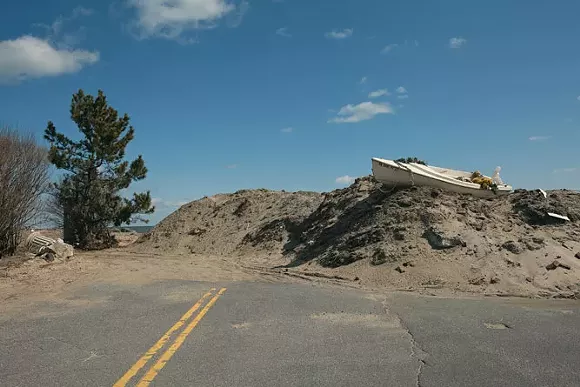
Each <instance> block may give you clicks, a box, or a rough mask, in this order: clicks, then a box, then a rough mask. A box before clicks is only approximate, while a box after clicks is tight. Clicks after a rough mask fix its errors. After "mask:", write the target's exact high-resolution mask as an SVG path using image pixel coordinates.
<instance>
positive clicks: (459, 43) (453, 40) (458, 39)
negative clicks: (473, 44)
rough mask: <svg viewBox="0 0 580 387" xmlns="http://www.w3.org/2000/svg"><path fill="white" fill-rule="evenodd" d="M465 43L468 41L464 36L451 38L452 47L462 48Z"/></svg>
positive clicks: (450, 44)
mask: <svg viewBox="0 0 580 387" xmlns="http://www.w3.org/2000/svg"><path fill="white" fill-rule="evenodd" d="M465 43H467V40H466V39H463V38H462V37H455V38H451V39H449V47H450V48H461V46H463V45H464V44H465Z"/></svg>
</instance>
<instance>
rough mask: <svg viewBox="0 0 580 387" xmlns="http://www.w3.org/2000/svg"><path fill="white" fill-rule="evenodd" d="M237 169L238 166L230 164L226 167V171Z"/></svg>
mask: <svg viewBox="0 0 580 387" xmlns="http://www.w3.org/2000/svg"><path fill="white" fill-rule="evenodd" d="M237 167H238V164H230V165H226V168H227V169H236V168H237Z"/></svg>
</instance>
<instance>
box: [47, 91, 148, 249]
mask: <svg viewBox="0 0 580 387" xmlns="http://www.w3.org/2000/svg"><path fill="white" fill-rule="evenodd" d="M70 114H71V119H72V120H73V121H74V122H75V124H76V125H77V126H78V129H79V131H80V132H81V133H82V135H83V138H81V139H80V140H79V141H73V140H71V139H69V138H68V137H66V136H65V135H64V134H62V133H59V132H57V130H56V128H55V126H54V124H53V123H52V122H51V121H49V122H48V125H47V128H46V130H45V134H44V138H45V139H46V140H48V141H49V142H50V151H49V160H50V161H51V162H52V163H53V164H54V165H55V166H56V167H57V168H58V169H62V170H64V171H66V172H65V173H64V175H63V176H62V178H61V179H60V181H59V182H58V183H55V188H56V192H57V194H56V197H57V201H58V203H59V204H60V205H61V206H62V208H63V212H64V239H65V241H66V242H67V243H71V244H74V245H76V246H79V247H81V248H86V249H97V248H104V247H109V246H112V245H113V244H114V243H115V240H114V238H113V237H112V236H111V234H110V232H109V228H110V226H112V225H115V226H120V225H121V224H123V223H125V224H131V223H132V222H133V221H135V220H137V219H140V220H142V219H141V218H140V217H139V216H138V215H139V214H150V213H152V212H153V211H154V207H153V206H152V204H151V195H150V193H149V191H147V192H144V193H134V194H133V198H131V199H127V198H125V197H123V196H121V191H122V190H125V189H127V188H128V187H129V185H130V184H131V183H132V182H134V181H138V180H142V179H144V178H145V176H146V174H147V168H146V167H145V162H144V161H143V158H142V157H141V155H139V156H138V157H137V158H136V159H135V160H133V161H131V162H130V163H129V162H128V161H126V160H125V148H126V147H127V145H128V144H129V143H130V142H131V140H133V137H134V134H135V130H134V129H133V127H132V126H130V125H129V116H128V115H127V114H125V115H123V116H122V117H119V115H118V112H117V110H115V109H113V108H112V107H110V106H109V105H108V103H107V99H106V97H105V95H104V93H103V92H102V91H101V90H99V91H98V95H97V97H96V98H95V97H93V96H91V95H88V94H85V93H84V92H83V90H79V91H78V92H77V93H76V94H74V95H73V97H72V102H71V107H70Z"/></svg>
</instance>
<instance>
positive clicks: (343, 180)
mask: <svg viewBox="0 0 580 387" xmlns="http://www.w3.org/2000/svg"><path fill="white" fill-rule="evenodd" d="M355 180H356V177H352V176H349V175H344V176H340V177H337V178H336V180H334V181H335V182H336V183H337V184H352V183H354V181H355Z"/></svg>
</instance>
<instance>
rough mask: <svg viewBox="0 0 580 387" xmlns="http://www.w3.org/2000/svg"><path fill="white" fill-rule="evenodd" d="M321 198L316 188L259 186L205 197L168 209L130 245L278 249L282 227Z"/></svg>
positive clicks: (209, 250)
mask: <svg viewBox="0 0 580 387" xmlns="http://www.w3.org/2000/svg"><path fill="white" fill-rule="evenodd" d="M322 199H323V195H322V194H320V193H316V192H279V191H269V190H263V189H261V190H242V191H238V192H236V193H233V194H222V195H215V196H212V197H206V198H203V199H201V200H197V201H194V202H191V203H188V204H186V205H184V206H182V207H181V208H180V209H178V210H177V211H175V212H174V213H172V214H171V215H169V216H168V217H167V218H165V219H164V220H163V221H161V222H160V223H159V224H158V225H157V226H155V228H153V230H151V231H150V232H148V233H147V234H145V235H143V236H142V237H141V238H140V239H139V240H138V241H137V243H136V244H135V246H134V247H135V248H136V249H138V250H143V251H144V250H146V251H151V249H153V250H154V251H155V252H158V253H183V252H185V253H192V254H210V255H232V254H243V253H244V252H248V253H250V254H251V253H254V252H255V251H263V250H272V251H279V250H280V249H281V248H282V246H283V244H284V243H285V238H286V233H288V231H289V230H292V228H293V227H294V225H298V224H301V223H302V221H303V220H304V218H306V217H307V216H308V215H310V214H311V213H312V211H314V210H315V209H316V208H317V207H318V205H319V204H320V202H321V201H322ZM267 225H270V228H271V230H270V231H263V232H262V234H261V235H257V236H255V238H251V237H250V236H249V235H251V234H252V233H253V232H254V231H255V230H257V229H261V228H263V227H265V226H267ZM266 229H267V227H266ZM253 239H255V240H253ZM242 241H245V242H244V243H242ZM248 245H249V246H250V248H248Z"/></svg>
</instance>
